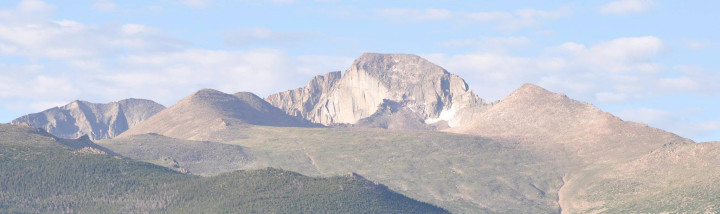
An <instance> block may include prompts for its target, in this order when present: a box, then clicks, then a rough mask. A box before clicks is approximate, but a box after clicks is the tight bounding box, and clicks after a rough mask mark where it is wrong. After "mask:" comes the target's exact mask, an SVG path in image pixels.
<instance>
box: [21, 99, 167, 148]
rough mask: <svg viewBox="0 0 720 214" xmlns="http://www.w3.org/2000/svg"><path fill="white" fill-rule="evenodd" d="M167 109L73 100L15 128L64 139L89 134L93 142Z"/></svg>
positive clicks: (147, 102)
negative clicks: (42, 131) (39, 130)
mask: <svg viewBox="0 0 720 214" xmlns="http://www.w3.org/2000/svg"><path fill="white" fill-rule="evenodd" d="M163 109H165V107H164V106H162V105H160V104H158V103H155V102H153V101H150V100H143V99H125V100H121V101H118V102H111V103H106V104H97V103H90V102H87V101H79V100H76V101H73V102H71V103H69V104H67V105H65V106H62V107H55V108H51V109H48V110H45V111H42V112H39V113H34V114H29V115H25V116H22V117H19V118H17V119H15V120H13V121H12V122H10V123H11V124H14V125H22V124H26V125H30V126H32V127H36V128H41V129H44V130H45V131H47V132H48V133H50V134H52V135H55V136H57V137H60V138H66V139H75V138H78V137H81V136H83V135H88V136H89V137H90V139H91V140H99V139H107V138H113V137H115V136H117V135H119V134H120V133H123V132H124V131H126V130H128V129H129V128H131V127H133V126H134V125H136V124H138V123H140V122H142V121H144V120H145V119H147V118H149V117H150V116H153V115H154V114H156V113H158V112H160V111H161V110H163Z"/></svg>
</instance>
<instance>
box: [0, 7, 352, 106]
mask: <svg viewBox="0 0 720 214" xmlns="http://www.w3.org/2000/svg"><path fill="white" fill-rule="evenodd" d="M38 5H40V3H38ZM23 7H24V8H19V6H18V7H15V8H14V9H11V10H8V11H6V12H7V13H5V14H6V15H7V14H11V15H12V17H8V16H4V17H0V18H2V19H3V22H0V54H1V55H3V56H11V57H26V58H29V59H34V60H29V61H30V62H28V63H30V64H24V63H18V64H2V63H0V103H1V104H0V105H2V108H4V109H13V110H18V111H22V112H24V113H27V112H28V111H39V110H43V109H46V108H51V107H54V106H56V105H58V104H63V103H67V102H69V101H71V100H75V99H84V100H89V101H94V102H108V101H114V100H119V99H124V98H128V97H137V98H148V99H152V100H156V101H158V102H161V103H163V104H165V105H172V104H173V103H174V102H176V101H177V100H179V99H180V98H182V97H183V96H185V95H187V94H189V93H190V92H192V91H194V90H198V89H201V88H216V89H219V90H222V91H226V92H237V91H251V92H254V93H258V94H259V95H261V96H263V95H268V94H270V93H274V92H278V91H282V90H287V89H290V87H297V86H301V85H304V84H306V83H307V82H306V81H308V80H309V79H310V78H311V77H312V76H314V75H317V74H320V73H325V72H329V71H334V70H337V69H341V68H344V67H345V66H348V65H349V64H350V63H351V62H352V59H349V58H347V57H335V56H323V55H300V56H290V55H288V54H286V53H285V52H283V51H279V50H274V49H250V50H245V51H224V50H208V49H192V48H190V47H189V45H186V44H185V43H183V42H182V40H180V39H178V38H174V37H172V36H168V35H167V34H166V33H164V32H163V31H162V30H159V29H156V28H153V27H151V26H147V25H142V24H113V25H100V26H98V25H94V24H88V23H81V22H76V21H70V20H53V19H52V18H51V17H50V15H48V14H44V15H43V13H52V10H47V9H42V10H38V8H43V7H35V8H36V9H28V8H29V6H27V5H25V6H23ZM45 8H52V6H50V5H46V7H45ZM21 9H22V10H28V11H32V12H31V14H26V13H24V12H20V10H21ZM43 11H44V12H43ZM36 15H41V16H36ZM20 16H33V17H35V18H33V19H25V18H22V17H20ZM37 17H41V18H37ZM250 34H251V35H254V36H256V37H253V36H250V38H253V39H271V40H272V39H278V37H276V34H274V33H269V35H270V37H263V35H264V34H263V33H262V32H260V33H257V32H255V34H252V33H250ZM178 41H180V42H178ZM38 61H39V62H43V63H37V62H38ZM45 62H48V63H51V64H52V65H53V66H51V67H50V66H45V65H44V64H45Z"/></svg>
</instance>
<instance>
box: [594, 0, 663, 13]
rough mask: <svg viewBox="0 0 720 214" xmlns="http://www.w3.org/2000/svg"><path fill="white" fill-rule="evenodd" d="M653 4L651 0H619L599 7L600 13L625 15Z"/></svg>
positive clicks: (639, 11)
mask: <svg viewBox="0 0 720 214" xmlns="http://www.w3.org/2000/svg"><path fill="white" fill-rule="evenodd" d="M654 5H655V2H653V1H652V0H619V1H613V2H610V3H608V4H606V5H603V6H601V7H600V13H602V14H612V15H625V14H631V13H642V12H645V11H647V10H649V9H650V8H652V7H653V6H654Z"/></svg>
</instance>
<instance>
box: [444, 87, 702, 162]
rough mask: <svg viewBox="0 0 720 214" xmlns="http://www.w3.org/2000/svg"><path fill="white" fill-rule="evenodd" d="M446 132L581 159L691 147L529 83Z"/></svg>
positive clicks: (644, 126) (633, 155)
mask: <svg viewBox="0 0 720 214" xmlns="http://www.w3.org/2000/svg"><path fill="white" fill-rule="evenodd" d="M446 131H449V132H454V133H461V134H471V135H479V136H484V137H493V138H503V139H510V140H516V141H522V142H527V143H534V144H540V145H555V146H559V147H562V149H563V150H567V151H571V152H572V154H574V155H577V156H579V157H582V158H584V159H586V160H597V159H602V158H608V156H612V157H613V158H621V157H622V158H633V157H637V156H638V155H641V154H645V153H647V152H650V151H652V150H654V149H656V148H658V147H661V146H663V145H664V144H688V143H693V142H692V141H691V140H689V139H685V138H682V137H680V136H677V135H675V134H672V133H670V132H666V131H663V130H660V129H656V128H652V127H648V126H647V125H645V124H641V123H636V122H627V121H623V120H621V119H620V118H618V117H616V116H613V115H612V114H609V113H607V112H603V111H602V110H600V109H598V108H597V107H595V106H593V105H591V104H589V103H584V102H580V101H576V100H572V99H570V98H568V97H567V96H565V95H562V94H557V93H553V92H550V91H548V90H546V89H543V88H541V87H539V86H536V85H532V84H525V85H523V86H521V87H520V88H519V89H517V90H516V91H514V92H512V93H511V94H510V95H508V96H507V97H506V98H504V99H503V100H501V101H500V102H498V103H496V104H494V105H492V106H491V107H489V108H487V109H486V110H485V111H483V112H480V113H479V114H478V115H476V116H475V118H474V119H473V120H471V121H470V122H468V123H467V124H465V125H463V126H460V127H455V128H452V129H448V130H446Z"/></svg>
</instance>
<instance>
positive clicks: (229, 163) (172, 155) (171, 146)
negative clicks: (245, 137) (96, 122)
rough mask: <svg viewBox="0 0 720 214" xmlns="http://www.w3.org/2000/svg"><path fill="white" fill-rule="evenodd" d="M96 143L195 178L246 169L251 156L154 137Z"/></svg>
mask: <svg viewBox="0 0 720 214" xmlns="http://www.w3.org/2000/svg"><path fill="white" fill-rule="evenodd" d="M97 143H98V144H99V145H102V146H104V147H106V148H108V149H111V150H112V151H114V152H116V153H119V154H120V155H122V156H125V157H129V158H132V159H135V160H142V161H147V162H150V163H154V164H158V165H161V166H167V167H169V168H171V169H176V170H178V169H187V170H189V172H190V173H191V174H194V175H203V176H208V175H217V174H218V173H222V172H228V171H234V170H240V169H246V168H247V167H246V166H247V165H248V164H250V163H251V162H252V157H251V156H250V155H248V154H247V153H246V152H245V151H244V149H243V148H242V147H241V146H237V145H228V144H223V143H216V142H210V141H191V140H179V139H175V138H170V137H165V136H162V135H157V134H143V135H133V136H127V137H123V138H116V139H112V140H102V141H98V142H97Z"/></svg>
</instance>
